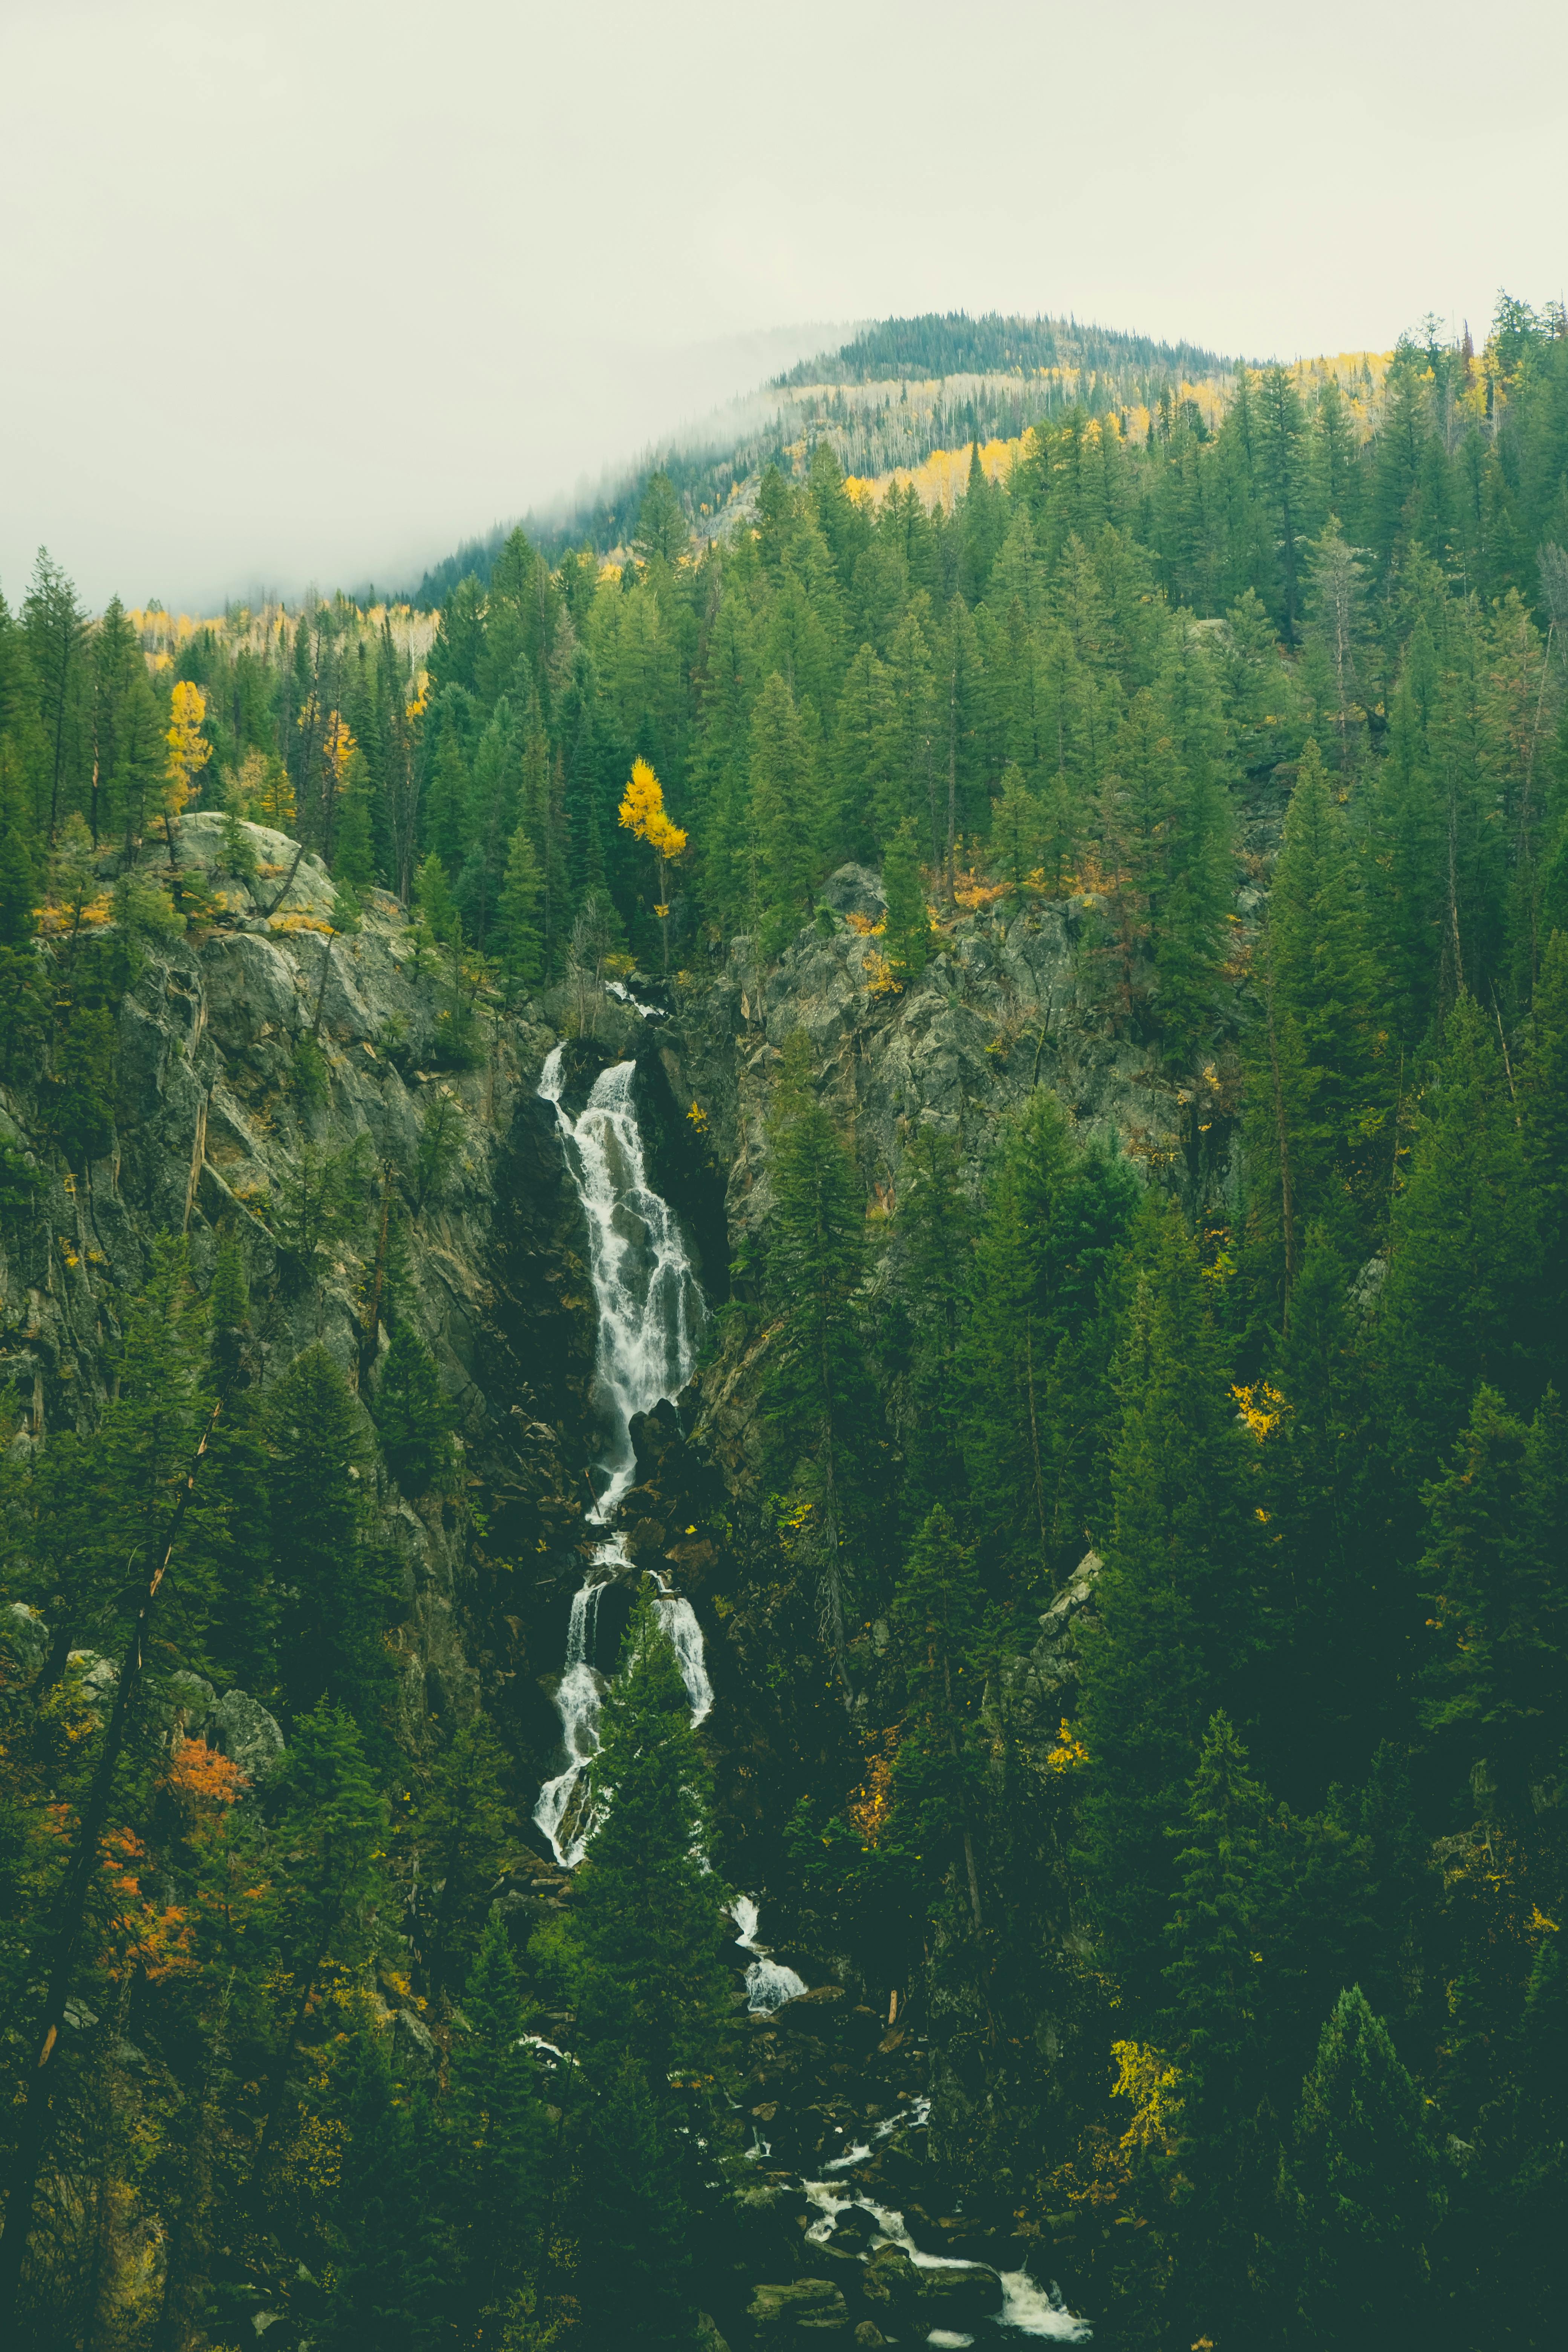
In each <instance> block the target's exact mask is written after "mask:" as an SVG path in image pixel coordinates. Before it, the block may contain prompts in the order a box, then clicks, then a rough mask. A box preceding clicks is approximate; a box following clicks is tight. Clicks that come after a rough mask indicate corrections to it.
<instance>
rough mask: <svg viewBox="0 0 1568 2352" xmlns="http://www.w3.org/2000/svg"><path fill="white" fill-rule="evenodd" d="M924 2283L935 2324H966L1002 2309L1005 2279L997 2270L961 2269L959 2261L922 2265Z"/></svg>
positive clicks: (930, 2313)
mask: <svg viewBox="0 0 1568 2352" xmlns="http://www.w3.org/2000/svg"><path fill="white" fill-rule="evenodd" d="M920 2275H921V2284H922V2286H923V2287H924V2289H925V2300H926V2307H927V2311H928V2314H929V2315H930V2318H931V2324H932V2325H933V2326H942V2324H943V2322H944V2321H945V2322H948V2323H950V2324H955V2325H957V2326H963V2323H964V2322H965V2321H966V2320H971V2319H985V2318H988V2317H989V2316H990V2315H991V2314H992V2313H993V2312H997V2311H1000V2310H1001V2308H1002V2282H1001V2280H1000V2279H999V2278H998V2277H997V2275H996V2273H995V2272H994V2271H987V2270H979V2269H975V2270H969V2269H961V2268H960V2267H959V2265H958V2264H957V2263H933V2264H931V2265H930V2266H924V2265H922V2267H921V2273H920Z"/></svg>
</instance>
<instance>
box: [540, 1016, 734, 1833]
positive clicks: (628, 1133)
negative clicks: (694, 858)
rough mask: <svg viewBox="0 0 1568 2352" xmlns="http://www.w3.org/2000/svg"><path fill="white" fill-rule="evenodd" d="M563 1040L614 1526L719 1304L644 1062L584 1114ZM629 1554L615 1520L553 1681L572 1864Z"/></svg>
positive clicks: (689, 1677)
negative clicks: (645, 1433) (673, 1200)
mask: <svg viewBox="0 0 1568 2352" xmlns="http://www.w3.org/2000/svg"><path fill="white" fill-rule="evenodd" d="M564 1053H565V1048H564V1047H563V1046H562V1045H557V1046H556V1047H555V1048H554V1049H553V1051H552V1053H551V1055H550V1056H549V1058H548V1059H547V1061H546V1062H545V1065H544V1067H543V1069H542V1071H541V1072H540V1076H539V1093H540V1095H541V1096H542V1098H543V1100H544V1101H546V1102H547V1103H549V1104H551V1106H552V1108H553V1109H554V1112H555V1118H556V1122H557V1124H558V1126H559V1128H560V1129H561V1135H562V1140H563V1148H564V1150H565V1154H566V1164H567V1166H568V1168H569V1169H570V1170H571V1171H572V1176H573V1180H574V1182H575V1184H576V1187H577V1192H578V1197H579V1198H580V1199H581V1201H582V1203H583V1211H584V1216H585V1217H586V1219H587V1223H588V1270H589V1275H590V1276H591V1278H592V1281H593V1285H594V1297H595V1303H596V1305H597V1307H598V1310H599V1328H598V1339H597V1346H596V1349H595V1371H594V1386H595V1402H597V1404H598V1407H599V1411H600V1413H601V1416H602V1418H603V1422H604V1428H605V1447H604V1452H603V1454H602V1455H601V1458H600V1462H599V1465H598V1466H599V1468H600V1469H601V1471H602V1472H603V1473H604V1475H605V1484H604V1486H602V1487H601V1488H600V1489H599V1491H598V1492H597V1494H596V1496H595V1502H594V1507H593V1509H592V1510H591V1511H590V1512H589V1514H588V1517H589V1523H590V1525H592V1526H596V1527H600V1528H605V1529H608V1528H610V1526H611V1522H612V1521H613V1520H614V1518H615V1515H616V1511H617V1510H618V1509H619V1508H620V1505H621V1499H622V1497H623V1496H624V1495H625V1494H626V1489H627V1488H628V1487H629V1486H630V1485H631V1483H632V1479H633V1477H634V1475H636V1469H637V1453H636V1448H635V1447H634V1446H633V1444H632V1436H631V1423H632V1416H633V1414H634V1413H639V1412H651V1410H652V1409H653V1407H654V1406H655V1405H656V1404H658V1402H659V1400H660V1398H662V1397H674V1396H679V1393H680V1391H681V1390H682V1389H683V1388H684V1387H685V1386H686V1383H687V1381H688V1380H689V1378H690V1374H691V1366H692V1363H693V1361H694V1360H695V1357H696V1353H697V1346H698V1342H699V1340H700V1338H701V1336H702V1330H703V1327H704V1325H705V1324H706V1322H707V1319H708V1309H707V1305H706V1302H705V1301H704V1299H703V1297H702V1292H701V1288H700V1285H699V1283H698V1280H697V1276H696V1275H695V1273H694V1272H693V1271H692V1267H691V1262H690V1260H689V1257H688V1256H687V1255H686V1244H685V1242H684V1240H683V1238H682V1235H681V1232H680V1226H679V1223H678V1221H677V1219H676V1216H675V1213H674V1211H673V1210H672V1209H671V1208H670V1206H669V1204H668V1202H667V1201H665V1200H663V1199H661V1198H660V1196H659V1194H658V1193H657V1192H654V1191H653V1190H652V1189H651V1187H650V1186H649V1184H648V1181H647V1169H646V1166H645V1163H644V1159H643V1144H642V1135H641V1132H640V1130H639V1129H638V1127H637V1113H636V1110H635V1108H634V1107H633V1103H632V1081H633V1079H634V1078H635V1076H637V1064H636V1063H635V1062H616V1063H614V1064H613V1065H612V1066H610V1067H609V1068H608V1069H604V1070H601V1071H600V1073H599V1075H598V1076H597V1077H596V1078H595V1081H594V1085H593V1088H592V1091H591V1092H590V1094H589V1097H588V1100H587V1102H586V1104H585V1105H584V1108H583V1111H582V1113H581V1115H580V1116H579V1117H578V1118H576V1119H573V1118H570V1117H569V1116H568V1114H567V1112H566V1111H565V1110H564V1109H563V1106H562V1101H561V1097H562V1093H563V1088H564V1084H565V1078H564V1071H563V1057H564ZM627 1565H628V1562H627V1559H626V1545H625V1542H624V1541H623V1539H622V1538H621V1537H620V1536H618V1535H615V1534H610V1533H606V1535H605V1540H604V1541H603V1542H602V1543H600V1544H599V1545H597V1546H596V1547H595V1551H594V1555H593V1558H592V1559H591V1560H590V1561H589V1563H588V1570H587V1574H586V1577H585V1578H584V1582H583V1585H582V1587H581V1589H580V1590H579V1591H578V1592H577V1594H576V1595H575V1597H574V1601H573V1604H572V1621H571V1626H570V1630H569V1632H568V1635H567V1644H566V1659H565V1664H564V1668H563V1673H562V1677H561V1683H560V1686H559V1688H558V1689H557V1691H556V1695H555V1704H556V1707H557V1709H558V1711H559V1713H560V1717H561V1729H562V1738H563V1745H564V1748H565V1750H566V1769H565V1770H564V1771H563V1772H560V1773H558V1774H557V1775H556V1776H555V1778H554V1779H553V1780H547V1781H546V1782H545V1784H544V1787H543V1788H542V1790H541V1791H540V1795H539V1801H538V1803H537V1804H536V1805H535V1807H534V1811H533V1818H534V1820H535V1821H536V1822H537V1823H538V1824H539V1827H540V1828H541V1829H542V1831H543V1832H544V1833H545V1835H546V1836H547V1837H548V1838H549V1840H550V1843H551V1846H552V1850H553V1852H554V1854H555V1857H556V1860H557V1861H558V1862H560V1863H562V1864H564V1865H565V1866H566V1867H567V1868H568V1869H571V1868H574V1866H575V1865H576V1864H578V1863H579V1862H581V1860H582V1859H583V1855H584V1851H585V1850H586V1847H587V1843H588V1838H589V1834H590V1832H591V1830H592V1828H593V1822H592V1819H591V1817H590V1815H589V1812H588V1809H587V1806H586V1804H585V1801H584V1800H585V1797H586V1789H585V1786H584V1783H585V1779H586V1774H587V1769H588V1764H589V1761H590V1759H591V1758H592V1757H593V1755H594V1753H595V1749H596V1748H597V1747H598V1745H599V1731H598V1724H599V1685H598V1682H597V1679H596V1678H595V1671H594V1657H593V1650H594V1633H595V1619H596V1616H597V1613H598V1595H599V1593H600V1591H602V1590H603V1588H604V1586H605V1584H607V1583H609V1582H611V1581H612V1580H613V1579H614V1577H615V1575H616V1572H617V1571H618V1570H621V1569H624V1568H625V1567H626V1566H627ZM658 1586H659V1594H658V1612H659V1615H660V1617H661V1618H662V1619H663V1621H664V1624H665V1629H666V1631H667V1632H668V1634H669V1637H670V1641H671V1643H672V1645H673V1647H674V1650H675V1654H676V1658H677V1660H678V1662H679V1666H680V1673H681V1679H682V1681H683V1682H684V1683H685V1685H686V1693H687V1697H688V1699H689V1702H690V1706H691V1719H692V1721H693V1723H700V1722H701V1721H702V1718H703V1717H704V1716H705V1715H707V1713H708V1711H709V1709H710V1707H711V1706H712V1704H713V1692H712V1689H711V1686H710V1684H709V1680H708V1675H707V1670H706V1667H705V1664H704V1663H703V1654H702V1633H701V1628H700V1626H699V1624H698V1622H697V1619H696V1615H695V1613H694V1612H693V1610H692V1607H691V1603H690V1602H689V1601H685V1600H681V1599H679V1597H678V1596H676V1595H675V1594H673V1593H670V1592H668V1591H667V1590H666V1589H665V1583H664V1579H663V1578H662V1577H659V1578H658Z"/></svg>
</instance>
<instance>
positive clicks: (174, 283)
mask: <svg viewBox="0 0 1568 2352" xmlns="http://www.w3.org/2000/svg"><path fill="white" fill-rule="evenodd" d="M1565 66H1568V10H1565V9H1564V8H1563V6H1562V5H1561V0H1491V5H1490V6H1489V8H1487V9H1485V10H1479V9H1477V8H1475V7H1474V6H1473V5H1464V6H1461V5H1458V0H1426V5H1423V6H1421V7H1420V8H1415V7H1413V6H1411V5H1408V0H1310V5H1304V6H1300V7H1298V8H1297V9H1294V10H1292V11H1291V12H1289V16H1288V15H1287V12H1286V11H1284V10H1283V9H1280V8H1278V7H1275V8H1266V7H1262V6H1259V5H1257V0H1187V5H1184V6H1182V7H1173V6H1172V5H1170V0H1124V5H1119V6H1116V7H1103V6H1102V7H1100V8H1095V7H1090V6H1086V5H1084V0H1070V5H1062V0H1034V5H1026V0H970V5H968V6H967V7H963V8H954V7H938V6H935V5H928V4H927V0H897V5H895V0H787V5H780V6H775V7H763V6H758V5H752V6H749V7H744V8H737V7H734V6H724V5H718V4H717V0H665V5H653V6H650V5H634V0H574V5H540V0H443V5H439V6H432V5H411V0H246V5H244V6H237V5H231V0H26V5H17V0H0V587H3V588H4V590H5V593H6V595H7V596H8V597H9V598H10V599H11V600H12V601H13V602H15V600H16V597H17V595H18V594H19V593H20V591H21V589H22V587H23V585H24V584H25V580H26V572H27V571H28V569H29V568H30V565H31V562H32V555H33V551H34V549H35V547H36V546H37V543H38V542H39V541H40V540H42V541H47V544H48V546H49V548H50V549H51V551H52V552H53V553H54V554H55V556H56V557H57V558H58V560H59V561H60V562H63V563H65V564H66V565H67V566H68V568H69V569H70V571H71V572H73V573H74V574H75V576H76V577H77V579H78V581H79V584H80V585H81V587H82V589H83V592H84V593H85V594H86V595H87V596H88V597H89V599H90V600H91V601H92V602H93V603H94V604H101V603H102V601H103V600H104V599H105V598H106V597H107V596H108V595H109V594H110V593H111V592H112V591H114V590H115V589H118V590H119V591H120V593H121V594H122V595H124V596H125V597H126V599H127V601H128V602H141V601H142V600H143V599H145V598H146V597H148V596H150V595H153V594H157V595H161V596H162V597H163V601H164V602H165V603H168V604H174V603H181V604H185V605H186V606H187V608H189V607H191V606H192V605H194V604H201V603H207V604H210V603H211V602H213V601H214V600H216V599H220V598H221V597H222V596H223V594H224V593H226V592H231V591H232V592H243V591H246V590H247V589H249V588H252V587H254V586H256V585H258V584H266V585H270V586H274V587H281V588H282V589H284V590H285V591H286V592H289V593H292V592H295V591H297V590H298V589H299V588H300V587H301V586H302V585H304V584H305V583H307V582H310V581H314V582H315V583H319V584H320V585H321V586H323V587H331V586H332V585H334V584H336V583H338V582H340V581H342V582H349V581H359V580H363V579H364V578H365V577H366V576H367V575H368V576H372V577H374V578H376V579H378V580H384V579H392V578H396V577H400V576H401V577H406V576H409V575H410V574H414V573H416V572H417V571H418V569H419V567H420V566H421V564H422V563H423V562H425V561H426V559H428V558H431V557H435V556H438V555H441V554H443V553H445V552H447V551H448V550H449V549H450V548H451V547H452V546H454V545H455V544H456V542H457V541H458V540H459V539H460V538H463V537H467V536H470V535H472V534H473V533H475V532H478V531H482V530H485V529H486V528H488V526H489V524H490V523H491V522H492V521H494V520H498V519H500V518H501V517H506V516H510V515H513V514H515V513H518V512H520V511H521V510H522V509H525V508H526V507H528V506H529V505H530V504H531V503H534V502H538V501H542V500H544V499H548V498H550V497H551V496H552V494H555V493H558V492H560V491H562V490H564V489H568V488H570V487H571V486H572V485H573V483H574V481H575V480H576V479H577V478H579V477H580V476H581V475H582V474H583V473H584V471H586V472H589V473H592V474H594V475H595V476H596V475H597V474H598V472H599V470H600V468H601V467H602V466H603V465H604V464H605V462H606V461H607V460H613V459H614V458H616V457H620V456H626V455H630V454H631V453H632V452H634V451H635V450H637V449H638V448H639V447H641V446H644V445H645V444H646V443H647V441H648V440H649V439H650V438H651V437H653V436H656V435H658V434H659V433H661V432H664V431H668V429H670V428H671V427H672V426H674V425H677V424H678V423H679V422H680V421H681V419H682V418H683V417H687V416H690V415H695V414H697V413H699V412H700V411H701V410H703V409H705V408H707V407H708V406H710V404H712V403H714V402H715V401H717V400H719V399H721V398H722V397H723V396H724V395H726V394H730V393H731V392H734V391H738V390H741V389H742V388H744V387H746V386H747V385H749V384H751V383H753V382H755V381H756V380H757V378H758V377H760V376H761V375H763V374H764V373H768V372H770V371H771V369H772V368H773V367H774V366H776V365H777V364H779V363H780V361H781V359H782V358H784V357H788V356H791V355H793V352H794V351H795V349H796V348H798V347H799V346H800V343H801V341H803V340H804V341H805V343H806V344H811V343H814V342H815V341H816V340H817V338H816V336H815V335H809V334H808V335H804V337H803V335H802V333H801V331H798V330H797V331H796V332H795V336H794V337H793V338H792V335H791V334H790V333H789V332H788V331H789V330H791V329H792V326H793V325H794V323H795V322H798V321H801V320H852V319H856V318H865V317H870V316H878V315H885V314H887V313H889V312H900V311H902V312H907V311H911V310H932V309H941V310H948V309H952V310H958V309H963V310H972V311H973V310H987V309H993V308H994V309H1000V310H1025V311H1031V312H1032V311H1037V310H1054V311H1065V310H1074V311H1076V312H1077V313H1078V314H1079V316H1080V317H1092V318H1096V319H1099V320H1102V321H1103V322H1104V323H1106V324H1107V325H1111V326H1118V327H1127V328H1135V329H1140V330H1142V331H1148V332H1152V333H1154V334H1158V335H1163V336H1181V335H1185V336H1190V337H1192V338H1194V339H1195V340H1197V341H1204V342H1207V343H1209V344H1211V345H1214V346H1215V347H1218V348H1221V349H1226V350H1232V351H1235V350H1244V351H1247V352H1251V353H1257V354H1269V353H1276V352H1277V353H1279V354H1280V355H1282V356H1286V357H1289V356H1290V355H1292V354H1294V353H1295V352H1302V351H1319V350H1340V349H1346V348H1350V347H1353V346H1358V345H1362V344H1367V343H1370V344H1373V345H1378V346H1381V345H1386V344H1387V343H1389V342H1391V341H1393V339H1394V336H1395V334H1396V333H1397V332H1398V331H1399V330H1400V329H1401V328H1402V327H1405V326H1407V325H1410V324H1412V323H1414V322H1415V320H1417V319H1418V318H1419V317H1420V316H1421V315H1422V314H1423V313H1424V312H1426V310H1436V311H1437V312H1439V313H1441V314H1442V315H1444V316H1445V317H1447V316H1452V317H1454V318H1456V319H1457V318H1459V317H1462V316H1465V315H1467V314H1468V317H1469V318H1470V320H1472V322H1473V323H1475V324H1476V325H1477V326H1478V327H1479V325H1481V324H1482V323H1483V322H1484V320H1486V318H1487V317H1488V316H1489V312H1490V309H1491V305H1492V302H1493V299H1494V298H1495V295H1496V292H1497V289H1498V288H1499V286H1500V285H1506V286H1507V287H1508V289H1510V292H1514V293H1518V294H1521V295H1523V296H1525V297H1527V298H1528V299H1531V300H1533V301H1541V300H1543V299H1546V298H1547V297H1549V296H1554V295H1557V294H1559V293H1560V292H1561V291H1562V289H1563V272H1564V263H1563V180H1562V131H1561V125H1560V120H1559V116H1560V108H1561V92H1562V89H1563V68H1564V67H1565ZM773 330H784V331H786V332H784V333H783V334H773V333H770V332H769V331H773Z"/></svg>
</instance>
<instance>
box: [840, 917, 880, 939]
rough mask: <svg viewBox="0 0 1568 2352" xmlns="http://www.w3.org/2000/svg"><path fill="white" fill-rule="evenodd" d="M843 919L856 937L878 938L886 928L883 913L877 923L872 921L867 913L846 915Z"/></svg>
mask: <svg viewBox="0 0 1568 2352" xmlns="http://www.w3.org/2000/svg"><path fill="white" fill-rule="evenodd" d="M844 919H845V921H846V922H847V924H848V926H849V928H850V929H851V930H852V931H853V932H854V933H855V936H856V937H857V939H862V940H879V939H880V938H881V936H882V934H883V932H884V931H885V930H886V929H887V928H888V919H887V917H886V916H885V915H884V916H883V918H882V919H881V921H880V922H879V923H874V922H873V921H872V920H871V918H870V916H869V915H846V916H845V918H844Z"/></svg>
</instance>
